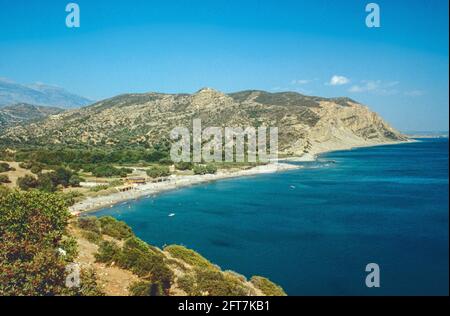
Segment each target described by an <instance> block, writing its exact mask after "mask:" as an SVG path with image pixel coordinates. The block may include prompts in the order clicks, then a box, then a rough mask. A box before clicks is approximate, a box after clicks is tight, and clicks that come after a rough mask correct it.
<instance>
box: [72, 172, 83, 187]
mask: <svg viewBox="0 0 450 316" xmlns="http://www.w3.org/2000/svg"><path fill="white" fill-rule="evenodd" d="M83 181H84V179H83V178H81V177H80V176H78V175H76V174H74V175H72V176H71V177H70V179H69V185H70V186H71V187H79V186H80V182H83Z"/></svg>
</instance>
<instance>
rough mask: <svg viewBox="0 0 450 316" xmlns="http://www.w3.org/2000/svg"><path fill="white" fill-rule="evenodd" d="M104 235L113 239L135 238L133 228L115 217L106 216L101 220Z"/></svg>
mask: <svg viewBox="0 0 450 316" xmlns="http://www.w3.org/2000/svg"><path fill="white" fill-rule="evenodd" d="M99 221H100V226H101V229H102V233H103V234H105V235H108V236H111V237H113V238H117V239H124V238H128V237H131V236H133V231H132V230H131V228H130V227H129V226H128V225H127V224H126V223H125V222H122V221H118V220H117V219H115V218H114V217H111V216H104V217H100V218H99Z"/></svg>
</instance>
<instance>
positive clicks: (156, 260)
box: [118, 237, 173, 291]
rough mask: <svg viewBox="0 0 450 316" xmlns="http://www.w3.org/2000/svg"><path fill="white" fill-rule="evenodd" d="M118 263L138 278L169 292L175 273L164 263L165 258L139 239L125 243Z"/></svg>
mask: <svg viewBox="0 0 450 316" xmlns="http://www.w3.org/2000/svg"><path fill="white" fill-rule="evenodd" d="M118 262H119V265H120V266H121V267H123V268H125V269H129V270H131V271H132V272H133V273H135V274H137V275H138V276H140V277H142V278H145V279H148V280H150V281H151V282H152V283H159V284H161V286H162V288H163V289H164V291H168V289H169V288H170V285H171V283H172V282H173V272H172V270H170V268H169V267H168V266H167V264H166V263H165V262H164V256H163V255H162V254H161V253H159V251H157V250H156V249H155V248H154V247H151V246H149V245H147V244H146V243H145V242H143V241H142V240H140V239H139V238H137V237H131V238H129V239H127V240H126V241H125V243H124V245H123V248H122V253H121V255H120V259H119V261H118Z"/></svg>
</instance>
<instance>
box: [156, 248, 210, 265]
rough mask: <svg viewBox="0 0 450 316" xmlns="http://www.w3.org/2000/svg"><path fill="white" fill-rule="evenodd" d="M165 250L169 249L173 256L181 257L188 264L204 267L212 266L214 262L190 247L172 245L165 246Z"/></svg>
mask: <svg viewBox="0 0 450 316" xmlns="http://www.w3.org/2000/svg"><path fill="white" fill-rule="evenodd" d="M164 251H167V252H168V253H170V254H171V255H172V257H174V258H177V259H181V260H183V261H184V262H186V263H187V264H189V265H191V266H194V267H202V268H211V267H213V264H212V263H211V262H209V261H208V260H207V259H205V258H204V257H202V256H201V255H200V254H199V253H197V252H195V251H194V250H191V249H188V248H186V247H183V246H179V245H170V246H166V247H165V248H164Z"/></svg>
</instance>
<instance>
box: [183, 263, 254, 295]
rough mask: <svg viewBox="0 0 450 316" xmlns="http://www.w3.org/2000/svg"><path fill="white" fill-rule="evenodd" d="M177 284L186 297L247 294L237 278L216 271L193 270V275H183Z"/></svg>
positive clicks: (206, 269) (246, 290) (247, 290)
mask: <svg viewBox="0 0 450 316" xmlns="http://www.w3.org/2000/svg"><path fill="white" fill-rule="evenodd" d="M180 281H181V282H180ZM178 284H179V285H180V287H181V288H182V289H183V290H184V291H185V292H186V293H187V294H188V295H196V296H198V295H210V296H246V295H248V294H249V289H247V288H246V287H245V286H244V285H243V283H242V282H241V281H240V280H239V279H238V278H236V277H234V276H232V275H229V274H225V273H223V272H221V271H220V270H218V269H208V268H195V269H194V273H193V275H185V276H184V277H183V278H180V279H179V280H178Z"/></svg>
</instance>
